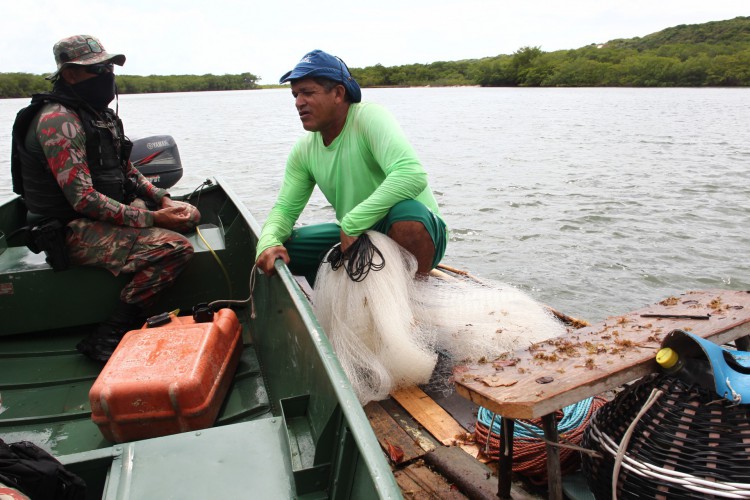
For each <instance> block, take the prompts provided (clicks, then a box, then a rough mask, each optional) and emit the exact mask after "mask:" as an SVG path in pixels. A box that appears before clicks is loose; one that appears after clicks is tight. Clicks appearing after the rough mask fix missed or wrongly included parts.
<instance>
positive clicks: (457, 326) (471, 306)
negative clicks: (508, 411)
mask: <svg viewBox="0 0 750 500" xmlns="http://www.w3.org/2000/svg"><path fill="white" fill-rule="evenodd" d="M413 300H414V301H415V302H417V303H418V304H419V309H420V310H421V311H422V312H423V314H425V317H424V318H423V320H424V321H425V322H427V323H428V324H429V325H430V328H432V329H433V330H434V332H435V338H436V341H437V345H436V347H437V348H438V349H440V350H442V351H444V352H445V353H447V354H448V355H449V356H450V357H451V359H452V360H453V362H454V363H471V362H476V361H478V360H480V359H482V358H485V359H488V360H489V359H495V358H497V357H498V356H500V355H501V354H503V353H506V352H508V351H515V350H517V349H520V348H523V347H528V346H530V345H531V344H534V343H536V342H541V341H542V340H546V339H549V338H552V337H556V336H558V335H563V334H564V333H565V332H566V329H565V326H564V325H563V324H562V323H561V322H560V321H558V320H557V319H556V318H555V317H554V316H553V315H552V313H551V312H549V311H548V310H546V309H545V308H544V307H543V306H542V305H541V304H539V303H538V302H537V301H535V300H534V299H532V298H531V297H529V296H528V295H526V294H525V293H523V292H522V291H520V290H518V289H516V288H514V287H512V286H510V285H507V284H504V283H498V282H493V281H487V280H482V281H478V280H477V279H476V278H470V277H467V276H450V275H445V274H443V275H442V276H440V277H431V278H430V279H428V280H423V281H418V282H417V283H416V293H415V295H414V296H413Z"/></svg>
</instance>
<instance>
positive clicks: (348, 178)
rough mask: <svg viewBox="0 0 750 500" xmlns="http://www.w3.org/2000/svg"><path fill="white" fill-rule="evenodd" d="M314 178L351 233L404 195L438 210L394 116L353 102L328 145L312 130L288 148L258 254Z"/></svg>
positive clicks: (303, 200)
mask: <svg viewBox="0 0 750 500" xmlns="http://www.w3.org/2000/svg"><path fill="white" fill-rule="evenodd" d="M316 184H317V185H318V187H319V188H320V190H321V191H322V193H323V195H324V196H325V197H326V199H327V200H328V202H329V203H330V204H331V205H332V206H333V208H334V210H335V211H336V219H337V220H338V222H339V224H340V225H341V228H342V229H343V230H344V232H345V233H346V234H348V235H350V236H358V235H360V234H362V233H363V232H365V231H366V230H367V229H369V228H370V227H372V226H373V225H374V224H375V223H376V222H378V221H379V220H380V219H382V218H383V217H385V215H386V214H387V213H388V211H389V210H390V209H391V207H393V205H395V204H396V203H398V202H399V201H402V200H408V199H414V200H417V201H420V202H422V203H423V204H424V205H425V206H426V207H427V208H429V209H430V210H432V211H433V212H434V213H435V214H437V215H438V216H440V211H439V209H438V205H437V201H435V197H434V196H433V194H432V191H431V190H430V187H429V186H428V184H427V173H426V172H425V170H424V168H423V167H422V164H421V163H420V162H419V159H418V158H417V155H416V153H415V152H414V149H413V148H412V146H411V144H409V141H408V140H407V139H406V136H405V135H404V133H403V131H402V130H401V127H400V126H399V125H398V123H397V122H396V120H395V119H394V118H393V116H392V115H391V114H390V113H389V112H388V111H387V110H386V109H385V108H383V107H381V106H379V105H377V104H373V103H356V104H352V105H350V106H349V112H348V115H347V118H346V124H345V125H344V128H343V129H342V131H341V133H340V134H339V135H338V137H336V138H335V139H334V140H333V142H331V144H330V145H328V146H324V145H323V138H322V137H321V134H320V133H319V132H313V133H309V134H306V135H305V136H303V137H302V138H301V139H300V140H299V141H298V142H297V144H295V145H294V147H293V148H292V151H291V153H290V154H289V158H288V159H287V164H286V171H285V173H284V180H283V183H282V186H281V190H280V191H279V195H278V198H277V199H276V204H275V205H274V207H273V209H271V212H270V213H269V214H268V218H267V219H266V222H265V224H264V225H263V231H262V232H261V237H260V241H259V242H258V248H257V253H256V259H257V257H258V256H259V255H260V254H261V253H262V252H263V251H264V250H265V249H267V248H269V247H272V246H277V245H282V244H283V243H284V241H286V240H287V238H289V236H290V235H291V233H292V228H293V227H294V224H295V222H296V221H297V219H298V217H299V216H300V214H301V213H302V210H303V209H304V208H305V206H306V205H307V202H308V200H309V199H310V196H311V195H312V192H313V188H314V187H315V185H316Z"/></svg>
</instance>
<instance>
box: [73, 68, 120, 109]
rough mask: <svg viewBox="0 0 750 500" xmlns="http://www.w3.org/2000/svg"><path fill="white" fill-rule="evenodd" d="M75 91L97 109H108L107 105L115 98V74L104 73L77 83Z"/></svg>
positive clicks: (74, 87) (74, 86)
mask: <svg viewBox="0 0 750 500" xmlns="http://www.w3.org/2000/svg"><path fill="white" fill-rule="evenodd" d="M71 88H72V89H73V91H74V92H75V93H76V94H77V95H78V96H79V97H80V98H81V99H83V100H84V101H86V102H87V103H89V104H90V105H91V107H92V108H94V109H95V110H97V111H103V110H105V109H107V105H108V104H109V103H110V102H112V99H114V98H115V74H114V73H109V72H107V73H102V74H101V75H98V76H95V77H94V78H89V79H88V80H84V81H82V82H78V83H76V84H75V85H71Z"/></svg>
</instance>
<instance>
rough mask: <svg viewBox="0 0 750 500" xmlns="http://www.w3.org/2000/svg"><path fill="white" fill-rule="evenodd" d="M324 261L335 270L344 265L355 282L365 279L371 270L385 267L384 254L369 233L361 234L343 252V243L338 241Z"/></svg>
mask: <svg viewBox="0 0 750 500" xmlns="http://www.w3.org/2000/svg"><path fill="white" fill-rule="evenodd" d="M376 255H377V257H376ZM323 262H328V263H329V264H331V269H333V270H334V271H335V270H337V269H338V268H340V267H342V266H343V268H344V270H345V271H346V274H347V275H349V279H351V280H352V281H355V282H360V281H363V280H364V279H365V278H366V277H367V275H368V274H369V273H370V271H371V270H372V271H380V270H381V269H383V268H384V267H385V259H384V258H383V254H382V253H381V252H380V250H378V247H376V246H375V245H374V244H373V243H372V240H370V237H369V236H367V234H361V235H360V236H359V237H358V238H357V241H355V242H354V243H353V244H352V245H351V246H350V247H349V248H348V249H347V250H346V252H342V251H341V243H337V244H336V245H334V246H333V248H331V251H330V252H328V255H326V257H325V259H324V261H323Z"/></svg>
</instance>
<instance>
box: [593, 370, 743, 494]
mask: <svg viewBox="0 0 750 500" xmlns="http://www.w3.org/2000/svg"><path fill="white" fill-rule="evenodd" d="M624 436H625V439H623V437H624ZM583 446H584V447H585V448H589V449H592V450H596V451H598V452H599V453H600V454H601V455H602V458H593V457H590V456H584V457H583V461H582V469H583V473H584V475H585V476H586V479H587V481H588V484H589V488H590V489H591V491H592V492H593V493H594V495H595V497H596V498H597V499H608V498H612V497H613V495H612V488H613V486H612V483H613V475H615V474H616V475H617V481H616V486H615V487H616V498H619V499H623V498H680V499H682V498H700V499H705V498H750V405H734V404H732V403H731V402H729V401H728V400H726V399H722V398H719V397H718V396H717V395H716V394H715V393H713V392H709V391H706V390H704V389H701V388H699V387H696V386H689V385H687V384H685V383H684V382H682V381H681V380H679V379H678V378H676V377H671V376H668V375H659V374H655V375H652V376H649V377H645V378H643V379H641V380H640V381H639V382H638V383H636V384H633V385H631V386H630V387H628V388H627V389H625V390H624V391H623V392H621V393H620V394H618V395H617V397H615V399H613V400H612V401H610V402H609V403H607V404H606V405H605V406H604V407H602V408H601V409H600V410H599V411H598V412H596V413H595V414H594V416H593V417H592V418H591V421H590V422H589V425H588V427H587V428H586V431H585V433H584V437H583ZM618 455H619V456H620V459H621V462H620V464H618V463H617V462H618V461H617V458H618Z"/></svg>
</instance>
